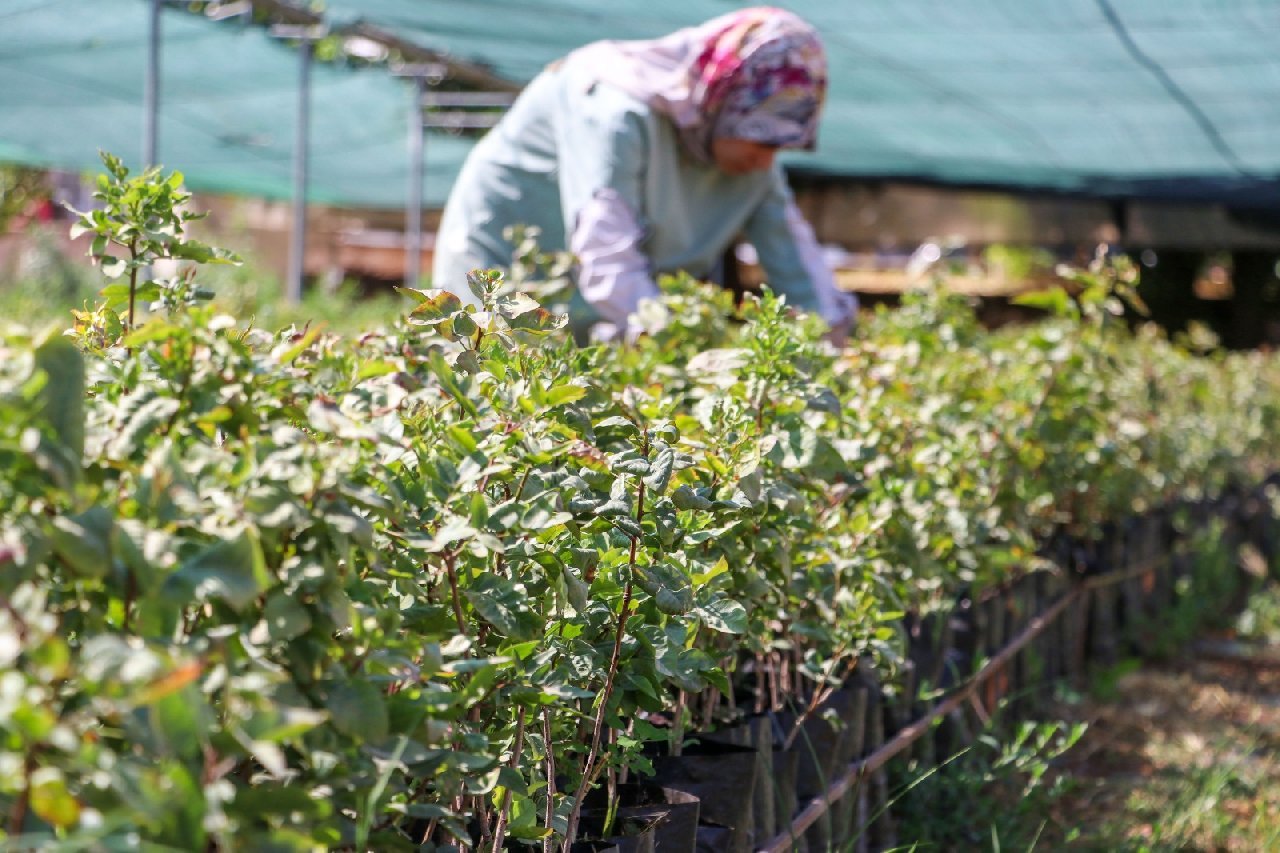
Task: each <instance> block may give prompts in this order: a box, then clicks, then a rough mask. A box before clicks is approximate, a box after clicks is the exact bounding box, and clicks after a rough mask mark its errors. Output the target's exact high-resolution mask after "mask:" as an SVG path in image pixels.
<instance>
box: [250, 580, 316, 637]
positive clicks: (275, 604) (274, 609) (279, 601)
mask: <svg viewBox="0 0 1280 853" xmlns="http://www.w3.org/2000/svg"><path fill="white" fill-rule="evenodd" d="M262 619H263V621H264V622H265V623H266V628H267V635H268V636H269V637H271V639H272V640H273V641H274V642H277V643H279V642H285V641H287V640H292V639H293V638H295V637H300V636H302V635H303V634H305V633H307V631H310V630H311V614H310V613H309V612H308V611H307V608H305V607H303V606H302V605H301V604H300V603H298V601H297V600H296V599H295V598H293V597H292V596H289V595H285V594H284V593H282V592H277V593H274V594H272V595H271V596H270V597H269V598H268V599H267V605H266V607H264V608H263V609H262Z"/></svg>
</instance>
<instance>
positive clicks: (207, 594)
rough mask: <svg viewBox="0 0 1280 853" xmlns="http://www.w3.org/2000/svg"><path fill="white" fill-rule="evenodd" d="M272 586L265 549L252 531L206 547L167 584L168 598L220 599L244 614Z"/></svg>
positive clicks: (171, 577)
mask: <svg viewBox="0 0 1280 853" xmlns="http://www.w3.org/2000/svg"><path fill="white" fill-rule="evenodd" d="M270 583H271V578H270V576H269V575H268V574H267V569H266V564H265V562H264V561H263V558H262V547H261V545H259V543H258V539H257V537H256V536H255V535H253V534H252V533H251V532H250V531H249V530H247V529H246V530H242V531H241V532H240V533H239V535H237V536H236V537H234V538H232V539H223V540H222V541H220V542H217V543H215V544H214V545H211V546H210V547H208V548H205V549H204V550H203V551H201V552H200V553H198V554H196V555H195V556H194V557H191V558H190V559H187V560H185V561H183V563H182V565H181V566H179V568H178V570H177V571H176V572H174V573H173V574H172V575H170V576H169V577H168V578H167V579H166V580H165V583H164V592H165V595H166V597H169V598H179V599H186V600H195V601H208V600H210V599H218V600H221V601H225V602H226V603H227V604H228V605H229V606H230V607H231V608H232V609H233V610H236V611H243V610H245V609H246V608H248V606H249V605H250V604H252V603H253V601H254V600H255V599H256V598H257V597H258V596H259V595H261V594H262V593H263V592H264V591H265V590H266V589H267V587H268V586H269V585H270Z"/></svg>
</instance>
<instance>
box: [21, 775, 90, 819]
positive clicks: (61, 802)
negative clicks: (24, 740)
mask: <svg viewBox="0 0 1280 853" xmlns="http://www.w3.org/2000/svg"><path fill="white" fill-rule="evenodd" d="M30 785H31V787H30V789H29V790H30V805H31V811H33V812H35V814H36V816H37V817H39V818H40V819H41V820H43V821H44V822H45V823H47V824H49V825H50V826H56V827H59V828H66V827H70V826H74V825H75V824H76V823H77V822H78V821H79V820H80V803H79V802H77V801H76V798H75V797H73V796H71V792H70V791H68V790H67V783H66V780H65V779H63V777H62V771H61V770H58V769H57V768H55V767H38V768H36V769H35V770H34V771H32V773H31V783H30Z"/></svg>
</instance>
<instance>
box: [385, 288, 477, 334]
mask: <svg viewBox="0 0 1280 853" xmlns="http://www.w3.org/2000/svg"><path fill="white" fill-rule="evenodd" d="M396 289H397V290H399V291H400V292H401V293H410V294H411V295H414V298H416V299H418V305H417V306H416V307H415V308H414V309H413V310H412V311H410V312H409V322H410V323H415V324H417V325H421V326H432V325H435V324H437V323H441V322H444V321H445V320H447V319H449V318H450V317H452V316H453V315H454V314H456V313H457V312H459V311H461V310H462V308H463V305H462V300H461V299H459V298H458V297H457V296H456V295H454V294H453V293H450V292H449V291H447V290H425V291H423V290H414V289H413V288H402V287H401V288H396Z"/></svg>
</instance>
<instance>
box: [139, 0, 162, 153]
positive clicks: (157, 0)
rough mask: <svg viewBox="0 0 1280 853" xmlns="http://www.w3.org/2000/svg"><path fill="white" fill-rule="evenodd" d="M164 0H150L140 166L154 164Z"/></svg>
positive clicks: (158, 108)
mask: <svg viewBox="0 0 1280 853" xmlns="http://www.w3.org/2000/svg"><path fill="white" fill-rule="evenodd" d="M163 7H164V0H151V19H150V22H149V31H148V36H149V37H148V44H147V74H146V81H145V83H144V86H143V92H142V168H144V169H147V168H150V167H151V166H154V165H156V140H157V137H158V132H157V130H156V128H157V127H158V125H159V113H160V11H161V9H162V8H163Z"/></svg>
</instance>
